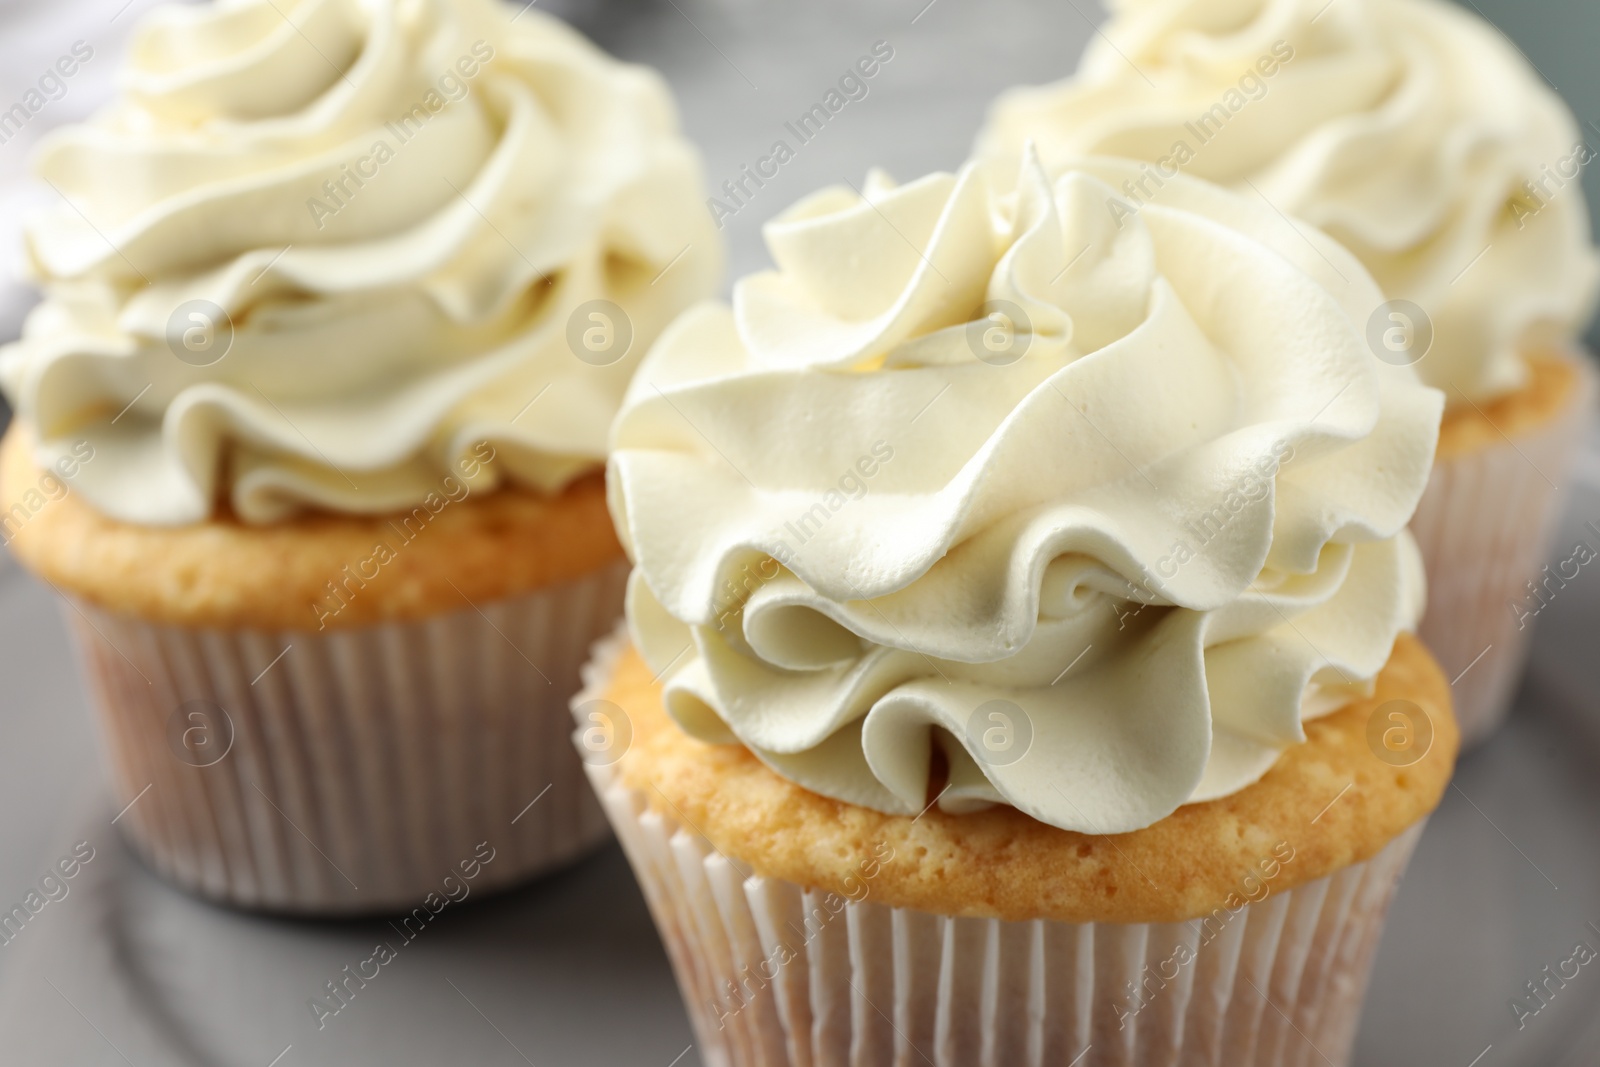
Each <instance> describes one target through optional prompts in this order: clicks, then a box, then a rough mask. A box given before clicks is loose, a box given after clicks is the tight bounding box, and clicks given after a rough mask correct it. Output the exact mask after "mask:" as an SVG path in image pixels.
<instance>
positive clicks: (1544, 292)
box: [979, 0, 1597, 404]
mask: <svg viewBox="0 0 1600 1067" xmlns="http://www.w3.org/2000/svg"><path fill="white" fill-rule="evenodd" d="M1113 9H1114V14H1113V18H1112V21H1111V22H1110V23H1109V24H1108V25H1107V27H1106V28H1105V34H1104V36H1103V37H1096V38H1094V39H1092V40H1091V42H1090V45H1089V47H1088V49H1087V51H1086V53H1085V55H1084V57H1083V62H1082V65H1081V67H1080V68H1079V71H1078V73H1077V74H1076V75H1075V76H1073V77H1072V78H1070V79H1068V80H1066V81H1063V82H1059V83H1057V84H1054V85H1048V86H1044V87H1042V88H1031V89H1017V90H1012V91H1010V92H1008V93H1006V94H1005V95H1003V96H1001V97H1000V99H999V100H998V101H997V102H996V103H995V105H994V107H993V109H992V111H991V113H990V116H989V120H988V123H987V125H986V127H985V129H984V131H983V133H982V134H981V135H980V137H979V150H980V152H985V153H995V154H999V155H1003V156H1015V155H1018V154H1020V152H1021V151H1022V148H1023V146H1024V144H1025V143H1026V142H1027V141H1028V140H1033V141H1035V142H1036V143H1037V144H1038V146H1039V149H1040V151H1041V153H1042V154H1043V156H1044V158H1045V161H1046V162H1047V163H1050V162H1051V161H1052V160H1055V159H1060V158H1067V157H1071V156H1075V155H1078V154H1081V153H1100V154H1108V155H1119V156H1127V157H1129V158H1133V159H1139V160H1144V161H1147V162H1148V163H1150V164H1151V167H1152V168H1153V169H1155V171H1156V173H1155V174H1154V177H1153V178H1150V177H1146V176H1145V175H1139V176H1136V179H1135V181H1136V190H1135V192H1134V194H1133V195H1135V196H1137V195H1140V194H1139V193H1138V191H1137V186H1138V185H1140V184H1142V185H1143V186H1144V187H1145V188H1148V187H1149V186H1150V185H1152V184H1153V183H1154V182H1155V181H1159V180H1161V177H1162V175H1163V174H1165V173H1169V172H1176V171H1180V170H1181V171H1185V172H1187V173H1190V174H1193V175H1195V176H1198V177H1202V178H1207V179H1209V180H1211V181H1215V182H1219V183H1222V184H1225V185H1229V186H1232V187H1235V188H1237V189H1238V190H1240V191H1241V192H1244V193H1247V194H1249V195H1252V196H1257V197H1260V198H1264V199H1266V200H1267V201H1269V202H1270V203H1272V204H1273V205H1274V206H1276V207H1277V208H1278V209H1280V210H1281V211H1283V212H1284V213H1285V214H1286V215H1290V216H1295V217H1298V218H1301V219H1304V220H1306V221H1308V222H1310V223H1312V224H1314V225H1316V226H1318V227H1320V228H1322V229H1323V230H1325V231H1326V232H1327V233H1329V234H1330V235H1331V236H1333V237H1334V238H1336V239H1337V240H1339V241H1340V242H1341V243H1342V244H1344V245H1345V247H1347V248H1348V249H1350V251H1352V252H1354V253H1355V254H1356V256H1357V257H1358V258H1359V259H1360V260H1361V261H1362V263H1363V264H1364V265H1365V266H1366V267H1367V269H1368V270H1369V271H1370V272H1371V274H1372V275H1373V277H1374V278H1376V279H1377V281H1378V284H1379V285H1380V286H1381V287H1382V289H1383V291H1384V293H1385V295H1386V296H1387V297H1389V298H1390V299H1393V300H1405V301H1408V302H1410V303H1412V304H1414V305H1416V307H1418V308H1420V309H1421V310H1422V312H1423V314H1424V315H1425V316H1426V321H1425V322H1416V321H1412V320H1416V319H1418V316H1417V314H1416V312H1415V311H1404V312H1402V315H1401V317H1400V318H1399V319H1396V320H1394V322H1395V323H1396V324H1397V325H1399V327H1400V328H1401V329H1402V330H1407V331H1409V330H1411V329H1413V328H1415V329H1417V330H1422V331H1427V330H1429V328H1430V327H1429V325H1428V323H1431V332H1432V337H1431V347H1429V345H1428V340H1427V338H1426V336H1424V337H1423V338H1422V339H1421V340H1417V339H1416V336H1415V335H1410V336H1408V337H1407V338H1406V339H1405V340H1404V341H1403V343H1404V344H1405V345H1407V346H1419V347H1412V348H1410V349H1409V354H1410V355H1411V356H1412V357H1416V356H1421V353H1422V352H1426V353H1427V354H1426V355H1425V356H1421V362H1420V364H1418V371H1419V373H1420V374H1421V375H1422V377H1423V380H1424V381H1426V382H1428V383H1429V384H1431V385H1436V386H1438V387H1439V388H1441V389H1444V390H1445V392H1446V397H1447V400H1448V402H1450V403H1452V404H1465V403H1466V402H1467V401H1468V400H1471V401H1473V402H1477V401H1480V400H1484V399H1488V398H1492V397H1494V396H1497V395H1501V394H1504V393H1506V392H1509V391H1512V390H1514V389H1516V388H1518V387H1519V386H1520V385H1522V384H1523V382H1524V381H1525V379H1526V375H1527V368H1526V365H1525V363H1524V362H1523V360H1522V358H1521V355H1520V353H1521V352H1523V351H1526V350H1527V349H1528V348H1529V347H1533V346H1538V345H1543V344H1549V343H1552V342H1560V341H1565V340H1567V339H1569V338H1570V337H1571V336H1572V335H1573V334H1574V333H1575V332H1577V331H1579V330H1581V329H1582V327H1583V325H1584V323H1585V321H1586V320H1587V318H1588V316H1589V314H1590V312H1591V310H1592V307H1593V300H1594V293H1595V286H1596V278H1597V266H1596V257H1595V252H1594V249H1593V247H1592V244H1591V240H1590V232H1589V220H1588V215H1587V211H1586V209H1585V206H1584V198H1583V191H1582V189H1581V188H1580V180H1579V170H1580V168H1581V166H1582V165H1583V164H1584V163H1586V162H1588V161H1589V160H1590V159H1591V158H1592V157H1593V155H1594V153H1593V151H1592V150H1591V149H1590V148H1589V147H1588V146H1587V145H1586V144H1585V143H1584V141H1583V135H1582V133H1581V131H1580V130H1579V129H1578V125H1577V123H1576V121H1575V120H1574V119H1573V117H1572V114H1571V112H1570V111H1569V110H1568V109H1567V107H1566V106H1565V105H1564V104H1563V103H1562V101H1561V100H1560V98H1559V97H1557V96H1556V94H1555V93H1554V92H1552V91H1551V90H1550V89H1549V88H1547V87H1546V86H1545V84H1544V82H1543V81H1542V79H1541V78H1540V76H1539V74H1538V73H1537V72H1536V71H1535V70H1534V69H1533V68H1532V67H1531V66H1530V65H1529V64H1528V62H1527V61H1526V60H1525V59H1523V57H1522V56H1521V55H1519V54H1518V53H1517V52H1516V51H1515V49H1514V48H1513V47H1512V46H1511V45H1510V43H1509V42H1508V41H1507V40H1506V38H1505V37H1504V36H1503V35H1502V34H1500V33H1499V31H1498V30H1496V29H1495V28H1494V27H1492V26H1490V25H1488V24H1487V23H1486V22H1484V21H1483V20H1481V19H1479V18H1477V17H1476V16H1474V15H1473V14H1471V13H1470V12H1467V11H1464V10H1462V9H1461V8H1459V7H1457V6H1456V5H1455V4H1451V3H1446V2H1444V0H1339V2H1338V3H1335V4H1331V5H1330V4H1326V3H1325V2H1324V0H1120V2H1118V3H1114V4H1113ZM1383 325H1384V327H1387V326H1388V325H1389V324H1388V323H1387V322H1386V323H1384V324H1383ZM1376 336H1378V337H1380V338H1381V337H1382V336H1383V328H1380V329H1379V330H1378V331H1377V334H1376ZM1396 336H1398V335H1396ZM1391 347H1393V346H1392V345H1391Z"/></svg>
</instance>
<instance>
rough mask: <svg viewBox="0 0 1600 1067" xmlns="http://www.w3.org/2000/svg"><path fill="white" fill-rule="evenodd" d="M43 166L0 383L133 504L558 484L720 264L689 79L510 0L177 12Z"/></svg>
mask: <svg viewBox="0 0 1600 1067" xmlns="http://www.w3.org/2000/svg"><path fill="white" fill-rule="evenodd" d="M36 168H37V171H38V173H39V175H40V177H41V178H43V179H44V180H45V181H46V182H48V183H49V184H50V185H52V186H53V187H54V188H55V190H56V191H57V192H58V193H59V194H60V203H59V204H58V205H57V207H56V208H55V209H53V210H52V211H50V212H48V213H46V214H44V215H43V216H41V217H40V218H38V219H37V220H35V221H34V222H33V223H32V224H31V225H30V227H29V230H28V251H29V256H30V259H31V262H32V264H33V268H34V271H35V273H36V274H37V276H38V279H39V281H40V282H41V284H42V285H43V287H44V289H45V291H46V301H45V302H44V304H42V305H41V307H40V308H39V309H38V310H37V311H36V312H35V313H34V314H33V315H32V316H31V317H30V319H29V320H28V323H27V325H26V328H25V331H24V335H23V338H22V340H21V341H20V342H18V343H17V344H14V345H12V346H9V347H8V348H6V349H5V350H3V351H0V385H3V386H4V388H5V390H6V392H7V394H8V395H9V396H10V397H11V399H12V401H13V403H14V404H15V405H16V406H17V407H18V409H19V411H20V413H21V415H22V416H23V417H24V418H25V419H27V420H28V421H29V422H30V423H31V424H33V425H34V426H35V427H36V429H37V431H38V433H39V435H40V437H41V443H40V446H39V449H40V453H41V455H40V459H41V461H42V462H46V463H48V462H50V461H52V459H53V458H54V456H55V454H56V453H57V452H59V451H61V450H63V449H67V448H70V446H71V444H72V442H73V441H75V440H77V439H81V438H87V439H89V440H90V441H91V442H92V443H94V444H95V445H96V454H97V455H98V456H100V457H102V459H101V460H99V461H97V462H96V463H95V464H91V465H88V466H86V467H84V469H83V471H82V474H81V476H80V477H79V478H78V479H77V480H76V481H75V483H74V484H75V487H77V488H79V489H81V491H82V492H83V493H84V495H85V497H86V498H87V499H88V500H89V501H90V502H91V503H93V504H94V505H95V506H97V507H98V508H100V509H101V510H102V511H104V512H106V513H107V514H109V515H111V516H113V517H115V518H118V519H123V520H126V521H131V522H139V523H149V524H178V523H187V522H194V521H198V520H201V519H204V518H206V517H207V516H209V515H211V514H213V513H214V511H215V509H216V507H217V505H218V503H219V501H222V500H226V502H227V504H228V505H229V506H230V507H231V510H232V511H233V512H234V513H235V514H237V515H238V516H239V517H241V518H243V519H244V520H245V521H248V522H271V521H274V520H278V519H281V518H284V517H286V516H289V515H291V514H293V513H295V512H297V511H300V510H302V509H305V508H324V509H329V510H333V511H340V512H349V513H377V512H383V511H388V510H394V509H398V508H405V507H410V506H414V505H416V504H418V503H420V502H422V501H423V500H424V499H425V498H426V497H427V496H428V495H429V494H430V493H438V492H439V491H440V485H441V482H442V480H443V479H444V478H446V477H448V476H452V475H453V476H455V477H458V478H463V479H465V480H467V481H470V482H471V483H472V484H473V487H474V488H487V487H490V486H493V485H496V484H500V483H502V482H505V481H511V482H515V483H518V484H522V485H526V486H529V487H532V488H534V489H537V490H540V491H546V492H554V491H558V490H559V489H560V488H562V486H564V485H565V484H566V483H567V482H569V481H570V480H572V479H573V478H574V477H577V476H578V475H580V474H582V473H584V472H585V471H591V470H596V469H598V467H599V465H600V464H601V463H602V462H603V460H604V456H605V444H606V431H607V427H608V426H609V424H610V421H611V419H612V417H613V416H614V414H615V412H616V409H617V407H618V405H619V403H620V401H621V398H622V396H623V393H624V390H625V388H626V384H627V381H628V378H629V377H630V375H631V372H632V371H633V369H634V368H635V367H636V366H637V364H638V361H639V360H640V358H642V355H643V353H644V351H645V350H646V349H647V347H648V345H649V344H650V342H651V341H653V339H654V338H655V336H656V335H657V334H658V333H659V332H660V331H661V330H662V329H663V328H664V327H665V326H666V324H667V323H668V322H669V321H670V320H671V319H672V317H673V316H674V315H675V314H676V313H677V312H679V311H680V310H682V309H683V308H684V307H685V306H687V305H689V304H690V303H692V302H694V301H695V300H698V299H701V298H703V297H705V296H707V295H709V294H710V292H711V291H712V290H713V289H714V287H715V285H716V283H717V278H718V275H719V273H720V270H721V262H722V252H721V247H720V242H719V239H718V235H717V234H716V232H715V229H714V227H713V226H712V224H711V220H710V218H709V216H708V215H707V213H706V212H705V210H704V208H703V207H702V206H701V195H702V193H701V189H702V179H701V170H700V163H699V159H698V156H697V154H696V153H695V151H694V149H693V148H692V147H691V146H690V145H689V144H688V143H687V142H686V141H685V140H684V139H683V137H682V136H681V135H680V134H679V132H678V127H677V117H676V113H675V109H674V106H673V103H672V100H671V96H670V93H669V91H668V90H667V88H666V86H665V84H664V83H663V82H662V81H661V79H660V78H659V77H658V76H657V75H655V74H654V73H653V72H650V71H648V70H645V69H643V68H639V67H633V66H629V65H626V64H622V63H619V62H617V61H615V60H612V59H610V58H609V57H607V56H605V55H604V54H603V53H601V52H600V51H599V50H598V49H596V48H594V47H593V46H592V45H590V44H589V43H588V42H587V41H585V40H583V39H582V38H581V37H580V36H578V35H577V34H576V33H574V32H573V31H571V30H569V29H567V28H566V27H565V26H563V25H562V24H561V23H559V22H557V21H556V20H554V19H551V18H548V17H546V16H543V15H541V14H540V13H539V12H537V11H531V10H530V11H524V12H522V13H520V14H519V13H518V12H517V11H516V10H515V9H513V8H507V7H504V6H502V5H499V4H496V3H493V2H491V0H298V2H288V3H284V2H277V0H242V2H234V3H222V4H213V5H202V6H195V7H189V6H173V7H169V8H164V9H159V10H158V11H157V12H155V13H153V15H152V16H151V17H150V18H149V19H148V21H147V22H146V23H145V24H144V25H143V26H142V27H141V29H140V30H139V32H138V34H137V36H136V38H135V40H134V42H133V45H132V47H131V51H130V54H129V56H128V59H127V64H126V67H125V69H124V70H123V75H122V80H121V95H120V97H119V99H118V100H117V101H116V102H115V104H114V105H113V106H111V107H110V108H109V109H107V110H106V111H105V112H103V113H102V114H100V115H98V116H97V117H96V118H95V119H94V120H92V121H91V122H89V123H87V124H85V125H82V126H77V127H71V128H68V129H66V130H63V131H60V132H58V133H57V134H55V135H54V136H52V137H51V138H50V139H48V140H47V141H46V142H45V143H44V145H43V146H42V147H41V150H40V153H39V155H38V158H37V162H36ZM596 301H601V302H604V303H601V304H595V303H593V302H596ZM196 315H198V316H200V317H198V318H196V317H195V316H196ZM596 315H599V318H596V317H595V316H596ZM574 338H576V339H577V341H576V342H575V341H574ZM196 350H198V351H196ZM482 443H487V444H488V445H489V446H490V447H491V448H492V455H493V456H494V458H493V460H492V461H490V462H488V463H481V462H479V461H478V460H477V459H475V458H473V457H477V456H482V455H486V454H490V453H489V452H488V451H487V450H478V446H479V445H480V444H482ZM102 463H103V464H104V465H103V466H102Z"/></svg>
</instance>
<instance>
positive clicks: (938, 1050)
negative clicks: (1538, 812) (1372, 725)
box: [574, 642, 1422, 1067]
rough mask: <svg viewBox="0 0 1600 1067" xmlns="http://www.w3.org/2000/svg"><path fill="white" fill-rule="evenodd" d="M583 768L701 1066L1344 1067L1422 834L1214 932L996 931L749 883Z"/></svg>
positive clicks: (864, 899) (606, 649) (1002, 927)
mask: <svg viewBox="0 0 1600 1067" xmlns="http://www.w3.org/2000/svg"><path fill="white" fill-rule="evenodd" d="M616 653H617V649H616V646H615V644H614V643H612V642H608V643H607V644H606V645H604V646H602V647H601V649H600V651H599V653H598V655H597V659H596V661H595V663H594V664H593V665H592V667H591V670H590V672H589V673H588V674H587V675H586V680H587V681H588V682H589V683H590V688H589V689H588V690H587V691H586V692H585V693H584V694H582V695H580V697H579V698H578V700H576V701H575V702H574V705H575V706H577V704H578V703H580V702H582V701H584V700H587V699H591V698H594V697H597V696H599V695H600V694H601V693H602V692H603V690H604V677H605V676H606V675H608V674H609V672H610V669H611V666H612V664H613V663H614V657H615V655H616ZM585 769H586V770H587V771H588V773H589V777H590V780H591V781H592V782H593V783H594V786H595V789H596V792H597V793H598V794H599V796H600V799H601V802H602V804H603V805H604V807H605V810H606V815H607V817H609V818H610V820H611V823H612V826H613V828H614V829H615V830H616V833H617V837H618V838H619V839H620V840H621V842H622V845H623V848H624V850H625V851H626V852H627V855H628V858H629V861H630V862H631V863H632V865H633V869H634V872H635V874H636V875H637V877H638V879H639V883H640V885H641V886H642V887H643V889H644V895H645V899H646V901H647V902H648V904H649V906H650V910H651V913H652V915H653V916H654V918H655V922H656V925H657V927H658V929H659V931H660V933H661V938H662V941H663V943H664V944H665V945H666V949H667V953H668V955H669V957H670V958H671V961H672V966H673V970H674V972H675V974H676V976H677V980H678V985H679V988H680V990H681V991H682V993H683V999H684V1003H685V1006H686V1007H687V1009H688V1013H689V1017H690V1020H691V1022H692V1024H693V1026H694V1030H695V1033H696V1035H697V1037H698V1042H697V1046H696V1047H697V1048H698V1049H699V1052H700V1056H701V1058H702V1060H703V1061H704V1062H705V1063H706V1064H707V1065H708V1067H834V1065H840V1067H843V1065H850V1067H890V1065H893V1067H916V1065H933V1067H1066V1065H1068V1064H1071V1065H1072V1067H1111V1065H1117V1067H1157V1065H1161V1067H1300V1065H1304V1067H1313V1065H1316V1067H1322V1065H1336V1067H1343V1065H1345V1064H1348V1063H1349V1062H1350V1052H1351V1046H1352V1043H1353V1041H1354V1037H1355V1032H1356V1024H1357V1022H1358V1020H1359V1016H1360V1012H1361V1003H1362V999H1363V997H1364V995H1365V992H1366V986H1367V978H1368V975H1369V973H1370V970H1371V966H1372V960H1373V955H1374V953H1375V951H1376V948H1377V943H1378V938H1379V935H1380V933H1381V931H1382V927H1383V921H1384V916H1385V914H1386V912H1387V909H1388V905H1389V901H1390V899H1391V897H1392V896H1393V893H1394V890H1395V888H1396V887H1397V885H1398V884H1399V880H1400V876H1401V874H1402V873H1403V872H1404V869H1405V866H1406V863H1407V861H1408V860H1409V858H1410V855H1411V852H1412V850H1413V848H1414V847H1415V845H1416V841H1417V838H1418V837H1419V836H1420V834H1421V832H1422V824H1421V823H1419V824H1417V825H1415V826H1413V827H1411V828H1410V829H1409V830H1407V831H1406V832H1405V833H1404V834H1402V835H1401V836H1400V837H1398V838H1396V839H1395V840H1393V841H1392V842H1390V843H1389V844H1388V845H1387V846H1386V847H1385V848H1384V849H1382V850H1381V851H1380V852H1379V853H1378V854H1377V855H1376V856H1374V857H1373V858H1371V859H1370V860H1368V861H1367V862H1365V863H1360V864H1357V865H1354V866H1352V867H1349V868H1346V869H1344V870H1342V871H1339V872H1337V873H1336V874H1334V875H1332V876H1330V877H1327V878H1323V879H1321V880H1319V881H1315V882H1311V883H1308V884H1304V885H1300V886H1297V887H1295V888H1293V889H1290V890H1286V891H1282V892H1271V893H1269V894H1268V895H1266V896H1265V897H1262V898H1260V899H1259V901H1258V902H1257V903H1247V902H1244V901H1243V900H1242V899H1241V900H1240V901H1239V902H1238V903H1239V907H1238V908H1237V910H1234V911H1231V912H1230V911H1228V910H1227V909H1221V910H1220V911H1219V913H1217V914H1216V915H1214V916H1213V917H1211V918H1209V919H1206V920H1198V919H1197V920H1192V921H1189V922H1181V923H1168V924H1142V925H1139V924H1108V923H1065V922H1055V921H1050V920H1042V919H1041V920H1034V921H1031V922H1004V921H1000V920H995V919H980V918H957V917H949V916H943V915H937V914H930V913H927V912H922V911H916V910H910V909H905V908H892V907H888V906H886V905H883V904H879V903H875V902H874V901H873V900H872V895H871V883H870V880H864V881H863V883H862V884H863V885H864V886H865V887H866V889H865V892H864V893H862V894H861V895H860V896H859V897H858V898H857V899H854V900H846V899H845V898H843V897H840V896H837V895H835V894H831V893H826V892H821V891H818V890H814V889H808V888H806V887H803V886H800V885H796V884H793V883H790V882H785V881H781V880H777V879H772V878H765V877H761V876H754V875H752V876H748V877H747V876H746V875H745V874H744V873H742V872H741V869H740V867H739V866H738V865H736V861H734V860H731V859H729V858H728V857H725V856H723V855H721V854H719V853H718V852H717V851H716V849H715V848H713V847H712V845H711V844H710V842H708V841H707V840H706V839H705V838H704V837H702V836H701V835H700V834H699V833H698V832H696V831H695V830H694V829H693V828H692V827H690V826H688V825H683V824H680V823H679V822H678V821H676V820H675V819H673V818H671V817H669V816H665V815H663V814H661V813H660V812H658V811H654V810H652V809H651V808H650V806H649V805H648V803H647V798H646V796H645V795H644V794H643V793H641V792H639V791H638V790H635V789H633V788H631V787H630V786H628V785H627V784H626V783H625V782H624V781H623V779H622V776H621V775H620V774H619V773H618V772H617V770H616V768H615V766H598V765H590V766H587V767H586V768H585ZM1268 884H1270V883H1268ZM1243 892H1244V890H1243V889H1241V894H1242V893H1243ZM1252 895H1255V894H1254V893H1252ZM1179 946H1184V947H1185V949H1186V950H1187V956H1185V955H1184V954H1183V953H1181V952H1180V951H1179ZM1177 961H1183V962H1177Z"/></svg>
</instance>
